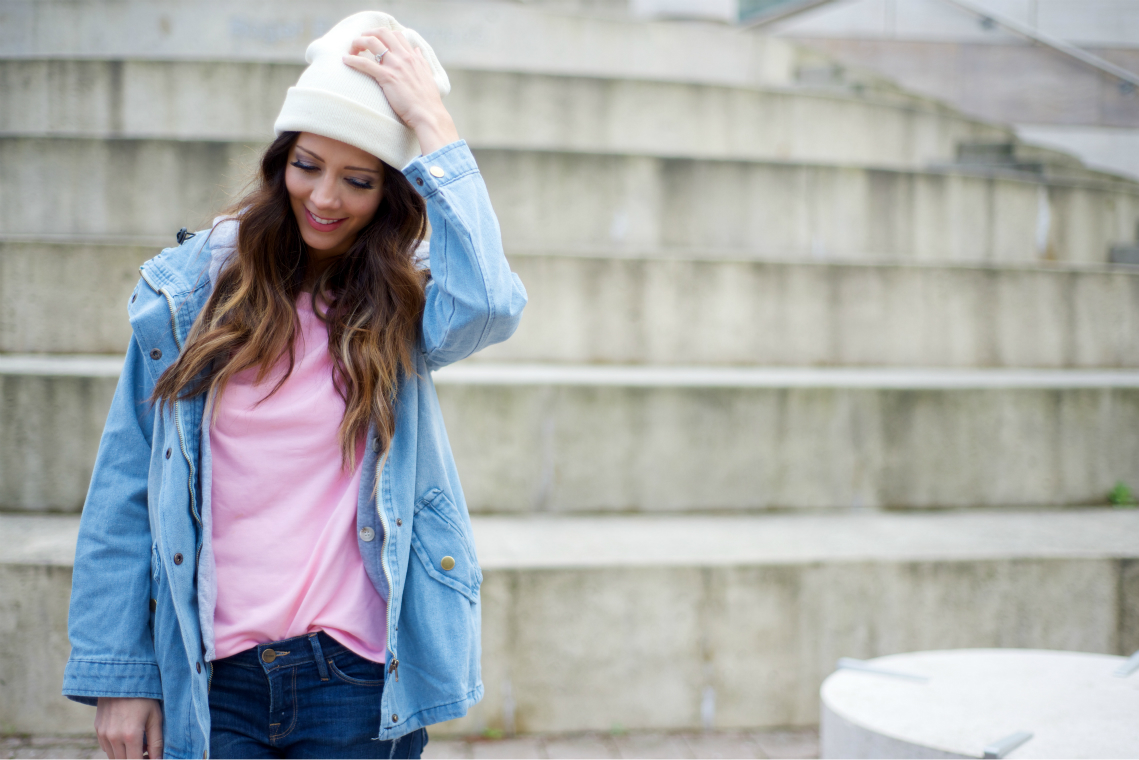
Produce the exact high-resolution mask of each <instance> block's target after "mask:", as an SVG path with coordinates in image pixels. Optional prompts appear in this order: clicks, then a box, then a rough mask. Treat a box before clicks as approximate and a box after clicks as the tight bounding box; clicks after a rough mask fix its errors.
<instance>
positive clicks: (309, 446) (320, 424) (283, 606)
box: [210, 295, 387, 662]
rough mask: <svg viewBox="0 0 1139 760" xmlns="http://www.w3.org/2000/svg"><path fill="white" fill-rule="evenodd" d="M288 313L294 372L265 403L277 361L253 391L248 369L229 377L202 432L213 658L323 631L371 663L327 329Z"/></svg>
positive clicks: (378, 639) (365, 586)
mask: <svg viewBox="0 0 1139 760" xmlns="http://www.w3.org/2000/svg"><path fill="white" fill-rule="evenodd" d="M297 316H298V317H299V319H300V334H299V335H298V336H297V341H296V363H295V365H294V366H293V371H292V374H290V375H289V378H288V379H287V380H286V381H285V384H284V385H282V386H281V387H280V388H279V389H278V390H277V392H276V393H274V394H273V395H272V396H269V397H268V398H265V395H266V394H267V393H268V392H269V391H270V390H271V389H272V388H273V386H274V385H275V384H276V382H277V380H279V379H280V377H281V373H282V372H283V371H284V369H285V367H286V366H287V362H288V358H287V357H286V358H285V359H284V360H282V362H281V363H279V364H278V365H277V367H275V368H274V371H273V372H271V373H270V375H269V376H268V377H267V378H266V379H265V381H264V382H263V383H262V384H260V385H256V384H254V381H255V380H256V377H257V368H252V369H248V370H245V371H243V372H240V373H238V374H237V375H235V376H234V377H233V378H232V379H231V380H230V382H229V384H228V385H227V386H226V388H225V391H224V392H223V393H222V395H221V398H220V399H219V400H218V414H217V417H216V422H214V423H213V424H212V425H211V428H210V448H211V451H212V454H213V482H212V485H211V491H210V498H211V509H210V512H211V515H212V518H213V550H214V555H215V559H216V563H217V579H218V583H217V585H218V596H217V608H216V610H215V612H214V635H215V639H216V651H217V657H218V658H221V657H228V656H230V655H233V654H236V653H238V652H241V651H243V650H245V649H249V648H250V647H253V646H256V645H257V644H265V643H268V642H271V641H279V640H281V639H287V638H291V637H293V636H303V635H304V634H307V633H312V632H313V631H319V630H323V631H324V632H325V633H327V634H328V635H329V636H332V637H333V638H334V639H336V640H337V641H339V642H340V643H341V644H343V645H344V646H346V647H348V648H349V649H351V650H352V651H353V652H355V653H356V654H358V655H360V656H361V657H365V658H367V659H369V660H372V661H374V662H383V661H384V655H385V648H386V642H387V617H386V604H385V601H384V598H383V597H382V596H380V594H379V593H378V592H377V591H376V589H375V587H374V586H373V585H372V583H371V581H370V580H369V578H368V574H367V572H366V571H365V570H364V563H363V560H362V559H361V557H360V547H359V545H358V544H357V543H356V541H357V538H356V500H357V496H358V494H359V490H360V472H361V466H360V463H361V460H362V459H363V456H364V446H363V442H362V441H361V443H360V445H359V447H358V448H357V450H356V469H355V471H353V472H348V471H345V470H344V469H343V468H342V467H341V461H340V446H339V443H338V439H337V434H338V430H339V427H340V422H341V420H342V419H343V417H344V400H343V399H342V398H341V397H340V395H339V394H338V393H337V392H336V389H335V388H334V387H333V384H332V359H331V357H330V356H329V354H328V328H327V325H325V323H324V322H322V321H321V320H320V318H319V317H317V316H316V315H315V314H314V313H313V311H312V300H311V298H310V297H309V296H307V295H301V296H300V297H299V298H298V300H297ZM263 399H264V400H263ZM258 402H260V403H258ZM375 540H377V541H378V540H380V536H378V535H377V536H376V538H375Z"/></svg>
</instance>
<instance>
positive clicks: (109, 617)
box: [63, 141, 526, 757]
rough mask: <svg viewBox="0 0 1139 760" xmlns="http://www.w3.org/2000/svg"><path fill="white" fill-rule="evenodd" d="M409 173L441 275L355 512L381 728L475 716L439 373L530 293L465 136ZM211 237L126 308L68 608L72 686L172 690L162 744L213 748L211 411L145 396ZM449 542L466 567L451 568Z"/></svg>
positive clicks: (78, 693) (137, 692)
mask: <svg viewBox="0 0 1139 760" xmlns="http://www.w3.org/2000/svg"><path fill="white" fill-rule="evenodd" d="M429 167H430V168H434V169H435V174H440V172H439V169H442V176H440V177H436V176H434V175H433V174H432V173H431V172H430V171H429V170H428V169H429ZM435 167H438V168H435ZM403 173H404V175H405V176H407V178H408V179H409V180H410V181H411V183H412V186H413V187H415V188H416V189H417V190H418V191H419V192H420V194H422V195H423V197H424V198H425V199H426V202H427V211H428V217H429V219H430V221H431V230H432V233H431V241H430V262H431V279H430V281H429V282H428V285H427V302H426V308H425V310H424V314H423V325H422V331H421V341H420V345H419V350H418V351H417V352H415V362H416V375H415V377H407V378H405V379H404V381H403V382H402V383H401V384H400V388H399V392H398V396H397V399H396V410H397V418H396V428H395V436H394V438H393V439H392V442H391V446H390V449H389V451H388V452H387V453H386V455H385V456H381V455H380V454H379V453H377V451H376V448H378V446H377V445H376V444H375V440H376V439H375V435H374V430H373V431H370V432H369V436H368V441H369V445H368V446H367V449H366V451H367V455H366V457H365V459H364V462H363V468H364V476H363V477H362V478H361V482H360V495H359V500H358V507H357V525H358V528H361V529H362V528H364V527H370V528H372V530H373V531H374V535H375V539H374V540H373V541H364V540H362V539H358V544H359V547H360V553H361V555H362V556H363V559H364V565H365V568H366V569H367V572H368V575H369V577H370V578H371V580H372V583H373V584H374V585H375V587H376V589H377V590H378V591H379V592H380V594H381V595H382V596H383V597H384V598H385V599H388V600H389V601H388V645H387V646H388V655H387V656H388V663H389V665H388V672H389V675H388V678H387V683H386V685H385V687H384V693H383V701H382V703H381V705H380V708H381V709H380V725H379V726H378V736H377V738H379V739H385V740H386V739H394V738H396V737H399V736H402V735H404V734H406V733H408V732H410V731H413V730H415V729H417V728H420V727H422V726H426V725H429V724H432V723H437V722H440V721H444V720H450V719H451V718H457V717H459V716H462V715H464V714H465V713H466V711H467V709H468V708H469V707H470V706H471V705H472V704H474V703H475V702H477V701H478V700H479V699H481V698H482V694H483V686H482V680H481V676H480V668H479V657H480V651H481V644H480V602H479V585H480V583H481V582H482V572H481V571H480V569H479V565H478V559H477V557H476V555H475V547H474V542H473V540H472V537H471V526H470V518H469V517H468V514H467V507H466V502H465V501H464V499H463V492H462V489H461V488H460V486H459V476H458V473H457V472H456V470H455V463H454V460H453V458H452V456H451V448H450V444H449V443H448V441H447V432H446V430H445V429H444V427H443V418H442V416H441V414H440V411H439V402H438V399H437V398H436V395H435V387H434V384H433V383H432V381H431V374H430V372H431V371H432V370H434V369H436V368H438V367H441V366H443V365H446V364H449V363H451V362H454V361H458V360H459V359H462V358H464V357H466V356H469V355H470V354H472V353H474V352H475V351H478V350H479V349H481V348H483V347H484V346H488V345H490V344H492V343H496V342H499V341H502V340H506V339H507V338H508V337H510V335H511V334H512V333H513V332H514V329H515V328H516V326H517V325H518V320H519V318H520V316H521V313H522V308H523V306H525V304H526V291H525V289H524V288H523V287H522V283H521V282H520V281H519V279H518V277H517V275H515V274H514V273H512V272H511V271H510V268H509V265H508V264H507V261H506V258H505V256H504V255H503V252H502V240H501V235H500V232H499V227H498V220H497V219H496V218H495V215H494V211H493V210H492V208H491V205H490V199H489V197H488V196H487V192H486V185H485V184H484V183H483V180H482V176H481V175H480V174H479V171H478V166H477V165H476V164H475V160H474V157H473V156H472V155H471V152H470V150H469V149H468V148H467V145H466V143H465V142H463V141H459V142H456V143H452V144H451V145H448V146H446V147H444V148H441V149H440V150H438V151H436V152H435V153H432V154H430V155H428V156H423V157H420V158H418V159H416V160H415V161H413V162H412V163H411V164H410V165H408V167H407V168H405V169H404V170H403ZM210 237H211V236H210V233H209V231H206V232H201V233H198V234H197V235H196V236H195V237H193V238H191V239H189V240H187V241H186V242H185V243H183V244H182V245H180V246H178V247H176V248H168V249H166V250H164V251H162V253H161V254H159V255H158V256H156V257H155V258H153V259H151V260H150V261H148V262H146V263H145V264H143V265H142V267H141V270H142V279H141V280H140V282H139V284H138V285H137V286H136V287H135V291H134V293H133V294H132V295H131V298H130V305H129V308H128V311H129V315H130V322H131V326H132V328H133V333H134V335H133V339H132V340H131V343H130V347H129V349H128V351H127V356H126V362H125V364H124V366H123V372H122V375H121V376H120V378H119V383H118V388H117V390H116V391H115V396H114V401H113V402H112V404H111V411H110V414H109V415H108V417H107V425H106V428H105V430H104V431H103V437H102V440H101V442H100V444H99V454H98V458H97V459H96V462H95V469H94V472H93V474H92V477H91V487H90V490H89V491H88V494H87V500H86V503H85V505H84V508H83V516H82V520H81V523H80V531H79V543H78V546H77V547H76V552H75V572H74V578H73V582H72V591H71V609H70V615H69V619H68V633H69V636H70V639H71V657H70V659H69V660H68V662H67V667H66V671H65V674H64V681H63V693H64V694H65V695H66V696H68V697H70V698H72V699H75V700H77V701H80V702H85V703H87V704H95V702H96V700H97V697H100V696H117V697H150V698H152V699H160V700H162V703H163V714H164V717H165V726H164V741H165V751H166V756H167V757H206V756H207V754H208V751H209V735H210V713H209V699H208V688H209V678H210V673H211V670H212V669H211V667H210V665H209V662H210V661H211V660H213V659H214V636H213V612H214V603H215V601H216V595H217V583H216V577H215V568H214V562H213V554H212V550H211V546H210V504H209V494H210V451H209V425H208V424H203V417H204V414H205V412H206V409H205V408H204V407H205V401H204V397H203V396H201V395H199V396H197V397H194V398H190V399H186V400H184V401H180V402H178V403H177V404H175V405H173V407H171V406H169V405H167V406H166V408H165V409H164V410H162V411H161V412H159V410H158V408H157V407H156V406H152V405H150V404H148V403H147V398H148V397H149V396H150V393H151V391H152V390H153V388H154V383H155V381H156V380H157V378H158V376H159V375H160V374H162V372H163V370H165V369H166V367H168V366H169V365H170V363H171V362H173V361H174V359H175V357H177V355H178V352H179V351H180V350H181V347H182V344H183V342H184V341H185V340H186V335H187V332H188V331H189V329H190V326H191V324H192V323H193V321H194V318H195V317H196V316H197V315H198V312H199V311H200V310H201V309H202V307H203V306H204V305H205V303H206V299H207V298H208V297H209V295H210V292H211V289H212V283H211V280H210V274H209V271H210V270H209V264H210V259H211V254H212V253H213V251H212V250H211V241H210ZM215 268H216V266H215ZM333 453H335V452H333ZM377 477H379V478H380V481H379V487H378V488H375V489H374V488H373V486H374V485H375V482H376V478H377ZM365 535H367V532H365ZM444 556H451V557H454V559H455V566H454V568H453V569H451V570H449V571H445V570H443V569H442V568H441V567H440V560H441V559H442V558H443V557H444ZM152 600H155V601H153V602H152Z"/></svg>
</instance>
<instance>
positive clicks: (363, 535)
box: [360, 527, 376, 541]
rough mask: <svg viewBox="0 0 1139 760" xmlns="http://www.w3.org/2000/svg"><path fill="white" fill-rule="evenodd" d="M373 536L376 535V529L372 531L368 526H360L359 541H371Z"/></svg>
mask: <svg viewBox="0 0 1139 760" xmlns="http://www.w3.org/2000/svg"><path fill="white" fill-rule="evenodd" d="M375 537H376V531H374V530H372V529H371V528H368V527H363V528H360V540H361V541H371V540H372V539H373V538H375Z"/></svg>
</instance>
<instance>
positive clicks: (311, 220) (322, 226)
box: [305, 207, 347, 232]
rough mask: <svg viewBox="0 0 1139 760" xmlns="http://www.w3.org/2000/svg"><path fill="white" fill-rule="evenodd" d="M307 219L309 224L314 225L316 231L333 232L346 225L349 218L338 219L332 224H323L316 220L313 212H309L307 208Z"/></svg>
mask: <svg viewBox="0 0 1139 760" xmlns="http://www.w3.org/2000/svg"><path fill="white" fill-rule="evenodd" d="M305 218H306V219H308V223H309V224H310V225H312V228H313V229H314V230H318V231H320V232H331V231H332V230H334V229H336V228H337V227H339V226H340V225H341V224H344V222H345V221H347V217H345V218H344V219H337V220H336V221H335V222H333V223H332V224H323V223H321V222H318V221H317V220H316V217H315V216H313V215H312V212H311V211H309V210H308V208H307V207H306V208H305Z"/></svg>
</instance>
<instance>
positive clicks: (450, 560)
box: [439, 556, 455, 570]
mask: <svg viewBox="0 0 1139 760" xmlns="http://www.w3.org/2000/svg"><path fill="white" fill-rule="evenodd" d="M439 566H440V567H442V568H443V569H444V570H454V569H455V558H454V557H451V556H447V557H444V558H443V561H442V562H440V563H439Z"/></svg>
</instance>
